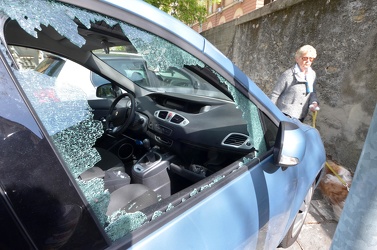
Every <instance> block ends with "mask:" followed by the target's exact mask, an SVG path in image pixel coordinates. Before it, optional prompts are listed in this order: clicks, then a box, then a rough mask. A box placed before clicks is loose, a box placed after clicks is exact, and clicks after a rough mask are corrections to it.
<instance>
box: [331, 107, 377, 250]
mask: <svg viewBox="0 0 377 250" xmlns="http://www.w3.org/2000/svg"><path fill="white" fill-rule="evenodd" d="M331 249H332V250H338V249H342V250H344V249H350V250H351V249H352V250H354V249H358V250H365V249H367V250H369V249H370V250H372V249H373V250H375V249H377V106H376V108H375V110H374V114H373V118H372V122H371V124H370V127H369V131H368V134H367V138H366V140H365V143H364V147H363V150H362V151H361V155H360V159H359V162H358V164H357V167H356V172H355V175H354V178H353V181H352V186H351V189H350V192H349V194H348V197H347V199H346V202H345V205H344V208H343V212H342V215H341V217H340V220H339V223H338V226H337V228H336V230H335V234H334V237H333V241H332V244H331Z"/></svg>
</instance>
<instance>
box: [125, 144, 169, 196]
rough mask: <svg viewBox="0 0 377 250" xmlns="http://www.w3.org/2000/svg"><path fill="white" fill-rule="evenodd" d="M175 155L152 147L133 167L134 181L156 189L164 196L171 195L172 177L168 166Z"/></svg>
mask: <svg viewBox="0 0 377 250" xmlns="http://www.w3.org/2000/svg"><path fill="white" fill-rule="evenodd" d="M173 158H174V155H171V154H169V153H161V152H158V148H152V149H150V150H149V151H148V152H147V153H146V154H145V155H144V156H143V157H142V158H141V159H140V160H139V161H138V162H137V163H136V164H135V165H134V166H133V168H132V177H133V178H132V179H133V181H134V183H139V184H143V185H145V186H147V187H149V188H150V189H152V190H154V191H155V192H156V193H157V194H158V195H161V197H162V198H166V197H169V196H170V195H171V188H170V178H169V175H168V172H167V168H168V167H169V165H170V161H171V160H172V159H173Z"/></svg>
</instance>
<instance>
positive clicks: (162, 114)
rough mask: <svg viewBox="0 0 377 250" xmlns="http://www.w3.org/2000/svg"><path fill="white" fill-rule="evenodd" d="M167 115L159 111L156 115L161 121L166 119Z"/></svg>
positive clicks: (165, 112)
mask: <svg viewBox="0 0 377 250" xmlns="http://www.w3.org/2000/svg"><path fill="white" fill-rule="evenodd" d="M167 115H168V112H167V111H160V112H159V113H158V118H161V119H166V116H167Z"/></svg>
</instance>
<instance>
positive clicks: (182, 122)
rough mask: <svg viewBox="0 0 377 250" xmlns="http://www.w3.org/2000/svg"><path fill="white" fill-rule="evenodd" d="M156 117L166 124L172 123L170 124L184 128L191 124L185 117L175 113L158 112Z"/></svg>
mask: <svg viewBox="0 0 377 250" xmlns="http://www.w3.org/2000/svg"><path fill="white" fill-rule="evenodd" d="M154 116H155V117H157V118H158V119H160V120H163V121H165V122H170V123H173V124H176V125H179V126H182V127H183V126H186V125H187V124H189V121H188V120H187V119H186V118H185V117H183V116H181V115H179V114H177V113H175V112H173V111H168V110H157V111H155V112H154Z"/></svg>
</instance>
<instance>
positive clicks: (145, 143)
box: [143, 139, 151, 151]
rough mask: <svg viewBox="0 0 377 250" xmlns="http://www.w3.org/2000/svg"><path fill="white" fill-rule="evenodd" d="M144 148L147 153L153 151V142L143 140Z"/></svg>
mask: <svg viewBox="0 0 377 250" xmlns="http://www.w3.org/2000/svg"><path fill="white" fill-rule="evenodd" d="M143 146H144V148H145V149H146V150H147V151H149V150H151V142H150V141H149V139H144V140H143Z"/></svg>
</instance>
